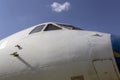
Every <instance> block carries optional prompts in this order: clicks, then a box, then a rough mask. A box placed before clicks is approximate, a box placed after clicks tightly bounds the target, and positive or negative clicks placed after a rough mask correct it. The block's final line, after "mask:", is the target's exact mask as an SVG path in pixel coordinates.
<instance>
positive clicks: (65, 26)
mask: <svg viewBox="0 0 120 80" xmlns="http://www.w3.org/2000/svg"><path fill="white" fill-rule="evenodd" d="M56 24H57V25H59V26H61V27H64V28H67V29H70V30H83V29H80V28H77V27H74V26H72V25H67V24H59V23H56Z"/></svg>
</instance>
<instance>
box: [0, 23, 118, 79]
mask: <svg viewBox="0 0 120 80" xmlns="http://www.w3.org/2000/svg"><path fill="white" fill-rule="evenodd" d="M41 25H44V26H43V28H42V29H41V31H37V28H38V27H37V26H41ZM49 25H50V26H51V25H54V26H56V27H58V28H59V29H58V28H56V30H52V29H53V28H51V29H50V30H49V28H48V26H49ZM36 27H37V28H36ZM72 28H73V27H65V26H64V27H63V26H60V25H59V24H57V23H53V22H48V23H43V24H39V25H36V26H33V27H31V28H28V29H25V30H23V31H20V32H18V33H15V34H13V35H11V36H9V37H7V38H5V39H3V40H1V41H0V80H120V74H119V71H120V62H119V61H120V60H119V57H120V55H119V51H120V44H119V43H120V42H119V41H118V40H120V39H118V38H116V37H115V36H113V37H112V35H110V34H107V33H101V32H95V31H87V30H82V29H80V30H78V29H72ZM35 29H36V30H35ZM38 29H40V27H39V28H38ZM47 29H48V30H47ZM33 30H34V31H36V32H34V31H33ZM31 31H33V32H31Z"/></svg>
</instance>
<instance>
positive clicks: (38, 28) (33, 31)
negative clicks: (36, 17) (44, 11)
mask: <svg viewBox="0 0 120 80" xmlns="http://www.w3.org/2000/svg"><path fill="white" fill-rule="evenodd" d="M44 26H45V25H40V26H37V27H35V28H34V29H33V30H32V31H31V32H30V33H29V34H33V33H37V32H40V31H41V30H42V29H43V27H44Z"/></svg>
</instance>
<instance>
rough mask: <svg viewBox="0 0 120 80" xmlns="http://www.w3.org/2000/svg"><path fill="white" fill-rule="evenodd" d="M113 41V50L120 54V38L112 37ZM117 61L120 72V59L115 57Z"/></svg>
mask: <svg viewBox="0 0 120 80" xmlns="http://www.w3.org/2000/svg"><path fill="white" fill-rule="evenodd" d="M111 41H112V48H113V50H115V51H116V52H117V53H118V54H120V36H116V35H111ZM115 60H116V63H117V66H118V69H119V72H120V57H117V56H115Z"/></svg>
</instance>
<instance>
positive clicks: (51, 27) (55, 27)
mask: <svg viewBox="0 0 120 80" xmlns="http://www.w3.org/2000/svg"><path fill="white" fill-rule="evenodd" d="M60 29H61V28H59V27H57V26H55V25H52V24H48V26H47V27H46V28H45V30H44V31H50V30H60Z"/></svg>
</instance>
